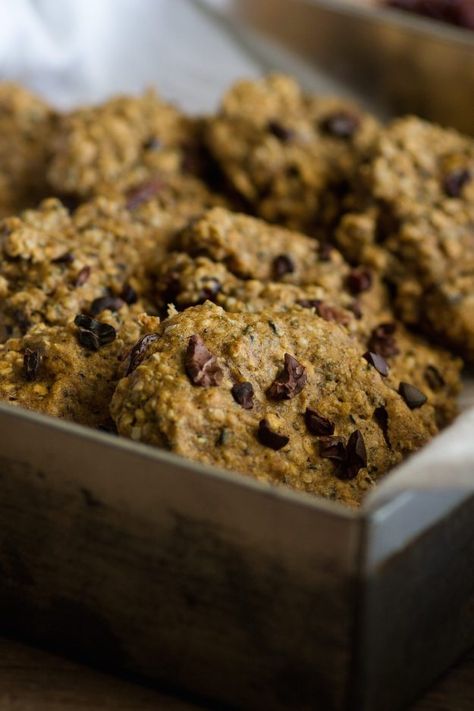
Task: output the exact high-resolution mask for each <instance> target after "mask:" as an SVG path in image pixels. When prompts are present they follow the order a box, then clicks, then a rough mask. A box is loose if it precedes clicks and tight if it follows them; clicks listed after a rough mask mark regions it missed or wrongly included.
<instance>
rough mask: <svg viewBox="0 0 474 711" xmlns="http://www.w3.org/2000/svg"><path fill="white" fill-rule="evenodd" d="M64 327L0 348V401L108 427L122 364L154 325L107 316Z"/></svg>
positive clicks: (38, 329)
mask: <svg viewBox="0 0 474 711" xmlns="http://www.w3.org/2000/svg"><path fill="white" fill-rule="evenodd" d="M76 322H77V323H73V322H70V323H68V324H66V325H64V326H46V325H44V324H39V325H37V326H35V327H34V328H32V329H31V330H30V331H29V333H28V334H27V335H26V336H23V337H21V338H11V339H10V340H8V341H7V342H6V343H4V344H2V345H0V399H2V400H6V401H7V402H9V403H11V404H14V405H18V406H21V407H25V408H27V409H29V410H35V411H37V412H42V413H44V414H47V415H52V416H55V417H61V418H64V419H66V420H71V421H73V422H77V423H79V424H84V425H90V426H92V427H98V426H102V425H103V426H106V424H107V421H108V419H109V412H108V408H109V403H110V399H111V397H112V393H113V391H114V387H115V384H116V382H117V380H118V379H119V377H121V376H122V375H123V374H124V373H125V372H126V368H125V366H124V359H125V357H126V355H127V353H128V352H129V350H130V348H131V347H132V345H133V344H134V343H135V342H136V340H137V339H138V338H139V337H140V336H143V335H144V333H148V332H149V331H155V330H156V329H157V327H158V323H159V322H158V320H157V319H153V318H151V317H147V316H145V315H142V316H141V317H139V318H133V319H132V318H131V317H130V315H129V314H128V312H127V308H126V307H125V308H124V309H122V310H121V312H120V314H119V315H117V314H112V312H111V311H105V312H103V313H102V314H101V316H100V321H99V320H97V319H91V318H89V317H86V316H78V317H77V318H76Z"/></svg>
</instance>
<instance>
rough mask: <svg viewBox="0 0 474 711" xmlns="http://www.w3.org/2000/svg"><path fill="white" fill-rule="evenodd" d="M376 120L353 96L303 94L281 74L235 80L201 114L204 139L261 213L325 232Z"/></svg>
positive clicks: (272, 219)
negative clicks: (216, 104)
mask: <svg viewBox="0 0 474 711" xmlns="http://www.w3.org/2000/svg"><path fill="white" fill-rule="evenodd" d="M378 130H379V128H378V124H377V122H376V121H375V119H373V118H372V117H371V116H369V115H368V114H367V113H366V112H365V111H363V110H362V109H361V108H360V107H358V106H356V105H355V104H354V103H352V102H350V101H347V100H344V99H335V98H324V97H317V96H312V95H307V94H305V93H304V92H303V90H302V89H301V88H300V87H299V86H298V85H297V84H296V82H295V81H294V80H293V79H291V78H289V77H286V76H283V75H277V74H273V75H269V76H267V77H264V78H262V79H258V80H255V81H240V82H238V83H237V84H235V85H234V86H233V87H231V88H230V90H229V91H228V92H227V94H226V95H225V96H224V98H223V100H222V104H221V107H220V110H219V112H218V114H217V116H214V117H212V118H211V119H209V121H208V126H207V132H206V140H207V145H208V147H209V150H210V152H211V153H212V156H213V157H214V159H215V161H216V162H217V164H218V165H219V167H220V169H221V171H222V172H223V173H224V174H225V176H226V178H227V180H228V181H229V183H230V184H231V186H232V187H233V189H234V190H236V191H237V192H238V193H239V194H240V195H241V196H242V197H243V198H244V199H245V200H246V202H247V204H248V205H249V206H250V207H251V210H252V212H255V213H256V214H258V215H259V216H261V217H263V218H265V219H267V220H269V221H270V222H278V223H279V224H284V225H286V226H289V227H292V228H296V229H300V230H302V231H303V232H307V233H310V234H312V233H313V231H315V230H323V231H327V232H329V231H330V230H329V227H330V226H331V225H332V224H333V223H334V221H335V220H336V219H337V216H338V214H339V212H340V210H341V209H342V204H343V196H341V195H340V192H341V191H340V190H338V186H340V185H342V184H344V185H346V184H348V183H350V182H351V178H352V175H353V172H354V170H355V167H356V166H357V164H358V162H359V161H360V160H361V159H362V157H363V156H364V155H365V154H366V152H367V151H368V150H369V148H370V146H371V144H372V142H373V140H374V138H375V136H376V135H377V132H378Z"/></svg>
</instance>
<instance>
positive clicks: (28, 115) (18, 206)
mask: <svg viewBox="0 0 474 711" xmlns="http://www.w3.org/2000/svg"><path fill="white" fill-rule="evenodd" d="M54 122H55V116H54V114H53V111H52V109H51V108H50V107H49V106H48V105H47V104H46V103H45V102H43V101H42V100H41V99H39V98H38V97H36V96H34V95H33V94H31V93H30V92H28V91H27V90H26V89H23V88H21V87H20V86H17V85H15V84H9V83H0V217H5V216H7V215H13V214H14V213H16V212H18V211H19V210H23V209H24V208H26V207H29V206H34V205H35V204H36V203H37V202H38V201H39V200H40V199H41V198H42V197H44V196H45V195H46V194H47V186H46V181H45V177H44V176H45V172H46V165H47V159H48V143H49V139H50V136H51V135H52V133H53V126H54Z"/></svg>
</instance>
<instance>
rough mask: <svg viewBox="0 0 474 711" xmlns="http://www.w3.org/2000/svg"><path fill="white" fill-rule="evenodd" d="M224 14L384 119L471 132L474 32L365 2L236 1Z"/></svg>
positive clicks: (304, 0) (473, 125)
mask: <svg viewBox="0 0 474 711" xmlns="http://www.w3.org/2000/svg"><path fill="white" fill-rule="evenodd" d="M227 16H228V17H230V18H234V19H235V18H237V19H241V20H243V21H245V22H246V23H248V25H250V26H251V27H253V28H254V29H257V30H260V31H262V32H263V33H264V34H266V35H268V36H270V37H272V38H274V39H277V40H279V41H280V42H283V43H284V44H285V45H287V46H288V47H290V48H292V49H293V50H294V51H296V52H297V53H298V54H304V55H305V56H306V57H308V58H309V59H310V60H312V61H314V62H317V64H318V66H319V67H320V68H321V69H323V70H324V71H325V72H327V73H328V74H329V75H330V76H332V77H334V78H336V79H337V80H339V81H341V82H343V83H345V84H346V85H347V86H348V87H349V88H350V90H351V91H352V92H353V91H354V90H355V91H356V92H357V93H358V94H359V95H360V97H362V98H365V100H366V103H367V104H368V105H369V107H370V108H372V110H375V111H376V112H377V113H379V114H380V115H381V116H390V115H396V114H403V113H416V114H418V115H420V116H424V117H426V118H428V119H431V120H433V121H438V122H439V123H441V124H443V125H447V126H453V127H455V128H457V129H459V130H462V131H465V132H468V133H471V134H474V32H470V31H469V30H463V29H460V28H457V27H452V26H450V25H447V24H443V23H440V22H436V21H434V20H429V19H425V18H422V17H419V16H417V15H411V14H410V13H407V12H401V11H400V12H397V11H393V10H388V9H385V8H382V7H378V6H377V5H376V4H375V2H371V1H370V0H270V1H269V2H255V0H234V2H233V4H232V8H231V10H229V11H228V14H227Z"/></svg>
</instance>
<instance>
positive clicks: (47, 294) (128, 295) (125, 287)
mask: <svg viewBox="0 0 474 711" xmlns="http://www.w3.org/2000/svg"><path fill="white" fill-rule="evenodd" d="M159 237H160V233H159V231H157V230H154V229H145V227H144V226H143V225H142V224H141V223H139V222H136V221H135V220H133V219H132V217H131V216H130V213H129V211H127V210H125V209H123V208H121V207H120V206H119V205H117V204H116V203H114V202H111V201H108V200H106V199H105V198H97V199H96V200H94V201H92V202H90V203H85V204H84V205H82V206H81V207H80V208H79V209H78V210H77V211H76V212H75V213H74V214H73V215H71V214H70V213H69V212H68V210H67V209H66V208H65V207H64V206H63V205H62V203H61V202H60V201H59V200H56V199H53V198H51V199H48V200H45V201H44V202H43V203H42V204H41V206H40V207H39V208H38V209H37V210H27V211H25V212H24V213H23V215H22V216H21V217H11V218H7V219H5V220H4V221H3V223H2V225H1V227H0V254H1V260H0V333H1V339H0V340H5V339H6V338H8V337H11V336H21V335H22V334H23V333H25V332H27V331H28V330H29V329H30V328H31V326H33V325H36V324H40V323H44V324H46V325H64V324H65V323H67V322H68V321H69V320H70V318H71V316H73V315H74V314H76V313H79V312H82V311H85V312H87V313H91V314H92V315H97V314H98V313H100V311H101V310H102V309H103V308H106V307H107V306H108V307H109V308H113V309H115V310H120V309H121V308H122V307H123V306H124V305H126V304H129V305H132V304H135V307H134V308H136V309H137V311H138V312H140V311H143V310H146V309H145V306H146V305H147V304H146V288H147V286H146V284H147V281H146V266H147V261H148V258H149V256H148V255H150V254H153V253H154V250H155V247H156V243H157V241H159Z"/></svg>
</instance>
